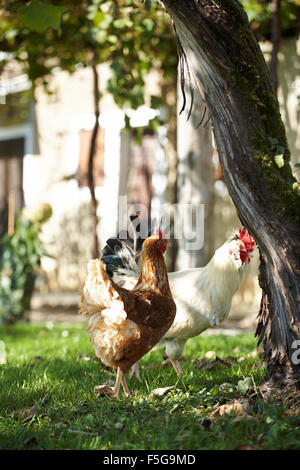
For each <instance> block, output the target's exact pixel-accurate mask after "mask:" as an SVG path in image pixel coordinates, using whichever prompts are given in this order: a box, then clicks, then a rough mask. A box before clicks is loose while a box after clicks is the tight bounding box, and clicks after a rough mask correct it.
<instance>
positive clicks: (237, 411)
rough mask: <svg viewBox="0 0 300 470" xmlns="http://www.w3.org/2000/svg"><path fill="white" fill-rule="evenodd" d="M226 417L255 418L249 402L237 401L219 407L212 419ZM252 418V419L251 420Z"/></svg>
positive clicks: (213, 413) (212, 414)
mask: <svg viewBox="0 0 300 470" xmlns="http://www.w3.org/2000/svg"><path fill="white" fill-rule="evenodd" d="M224 415H234V416H236V417H237V416H240V417H243V418H245V417H251V418H252V417H253V416H252V412H251V407H250V405H249V402H248V400H244V399H235V400H232V401H230V402H228V403H225V404H224V405H219V406H218V407H217V408H216V409H215V410H214V411H213V412H212V413H211V417H212V418H218V417H220V416H224ZM251 418H250V419H251Z"/></svg>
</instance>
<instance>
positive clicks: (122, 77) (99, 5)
mask: <svg viewBox="0 0 300 470" xmlns="http://www.w3.org/2000/svg"><path fill="white" fill-rule="evenodd" d="M41 5H43V7H41ZM41 8H42V10H41ZM39 11H40V14H39ZM41 11H42V12H43V15H42V14H41ZM0 13H1V17H2V19H1V24H0V50H2V51H6V52H9V53H12V54H13V57H14V59H15V60H16V61H17V62H18V63H19V65H20V64H21V67H22V70H23V71H24V72H26V73H27V74H28V76H29V79H30V80H31V81H32V83H33V85H35V84H37V83H39V84H40V83H43V84H44V85H45V88H46V90H47V91H48V92H49V93H51V91H50V88H49V86H48V85H49V83H50V78H51V73H52V72H53V71H55V70H58V69H61V70H65V71H68V72H70V73H73V72H75V71H76V70H78V69H79V68H82V67H88V66H91V65H98V64H102V63H109V64H110V70H111V78H110V79H109V80H108V84H107V88H108V91H109V92H110V93H111V94H112V96H113V98H114V100H115V102H116V104H117V105H118V106H119V107H121V108H122V107H123V108H126V107H129V108H131V109H136V108H138V107H139V106H141V105H143V104H145V85H146V76H147V74H148V73H149V71H150V70H152V69H159V70H160V71H161V73H162V80H164V81H168V80H170V79H172V78H173V79H174V76H176V73H177V60H178V59H177V47H176V42H175V39H174V34H173V30H172V26H171V24H170V19H169V17H168V15H167V14H166V13H165V12H164V11H163V10H162V8H161V6H160V5H159V4H158V3H157V2H154V1H149V0H148V1H147V2H145V3H142V2H141V1H140V0H124V1H120V0H86V1H80V2H73V1H71V0H51V1H50V0H44V1H41V0H31V2H26V4H25V5H24V2H23V1H19V0H9V1H7V2H6V3H5V7H2V8H1V11H0ZM41 16H43V21H42V22H41ZM5 60H11V57H8V58H6V59H5V58H3V60H2V61H0V71H1V68H3V67H4V66H5ZM100 79H101V77H100ZM153 102H155V104H156V107H159V106H160V105H161V104H162V99H161V97H159V96H157V97H156V100H153ZM147 104H149V105H150V103H147Z"/></svg>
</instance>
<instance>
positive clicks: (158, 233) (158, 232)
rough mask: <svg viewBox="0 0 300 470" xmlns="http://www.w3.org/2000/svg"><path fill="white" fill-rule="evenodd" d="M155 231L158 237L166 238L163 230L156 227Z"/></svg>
mask: <svg viewBox="0 0 300 470" xmlns="http://www.w3.org/2000/svg"><path fill="white" fill-rule="evenodd" d="M156 233H157V235H158V236H159V238H167V237H166V235H165V234H164V232H163V231H162V230H161V229H160V228H159V229H157V232H156Z"/></svg>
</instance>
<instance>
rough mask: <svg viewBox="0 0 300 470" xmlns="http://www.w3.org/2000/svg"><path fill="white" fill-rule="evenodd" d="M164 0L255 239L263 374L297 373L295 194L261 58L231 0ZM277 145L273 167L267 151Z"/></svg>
mask: <svg viewBox="0 0 300 470" xmlns="http://www.w3.org/2000/svg"><path fill="white" fill-rule="evenodd" d="M163 4H164V5H165V7H166V9H167V11H168V12H169V14H170V15H171V17H172V19H173V21H174V24H175V28H176V31H177V35H178V39H179V41H180V43H181V46H182V51H183V52H184V54H185V56H186V59H187V60H186V63H187V64H188V67H189V72H190V74H191V75H192V76H193V79H194V80H195V82H196V83H199V84H200V86H201V88H202V90H203V92H204V96H205V100H206V103H207V106H208V108H209V110H210V112H211V115H212V125H213V132H214V136H215V140H216V144H217V147H218V152H219V157H220V162H221V166H222V170H223V174H224V180H225V183H226V184H227V187H228V190H229V193H230V195H231V197H232V199H233V202H234V204H235V206H236V208H237V211H238V214H239V217H240V219H241V221H242V223H243V224H244V225H245V226H246V227H247V228H248V230H249V231H250V233H251V234H252V235H253V236H254V237H255V240H256V242H257V245H258V246H259V250H260V259H261V263H260V274H259V281H260V286H261V288H262V301H261V307H260V312H259V317H258V327H257V335H258V340H259V342H262V343H263V345H264V351H265V358H266V362H267V365H268V373H269V378H270V379H272V380H270V381H273V382H276V383H278V381H281V382H286V381H289V382H291V381H292V382H294V381H299V379H300V364H297V362H299V361H297V360H295V354H294V353H295V346H296V345H297V344H298V349H299V343H297V342H296V341H295V340H299V338H300V196H299V194H297V193H296V192H295V191H294V189H293V183H294V182H295V179H294V177H293V175H292V171H291V168H290V165H289V163H288V162H289V159H290V153H289V149H288V145H287V140H286V135H285V129H284V126H283V123H282V120H281V117H280V113H279V108H278V102H277V99H276V96H275V94H274V89H273V86H272V82H271V79H270V74H269V71H268V68H267V65H266V63H265V60H264V58H263V55H262V53H261V50H260V48H259V45H258V43H257V41H256V39H255V37H254V35H253V32H252V30H251V28H250V26H249V22H248V19H247V16H246V14H245V12H244V10H243V9H242V7H241V5H240V3H239V2H238V1H236V0H186V1H184V2H182V1H181V0H163ZM281 153H283V158H284V165H283V166H282V167H280V168H279V167H278V165H277V164H276V162H275V159H274V157H275V156H276V155H277V154H281ZM279 166H281V165H279ZM298 356H299V355H298ZM298 356H297V357H298Z"/></svg>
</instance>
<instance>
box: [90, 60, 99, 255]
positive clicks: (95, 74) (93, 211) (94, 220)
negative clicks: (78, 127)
mask: <svg viewBox="0 0 300 470" xmlns="http://www.w3.org/2000/svg"><path fill="white" fill-rule="evenodd" d="M92 72H93V96H94V115H95V124H94V128H93V132H92V137H91V144H90V150H89V163H88V186H89V190H90V194H91V218H92V256H93V258H98V256H99V241H98V235H97V225H98V217H97V207H98V203H97V198H96V194H95V184H94V155H95V151H96V142H97V135H98V130H99V122H98V121H99V116H100V109H99V99H100V95H99V77H98V72H97V67H96V65H92Z"/></svg>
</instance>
